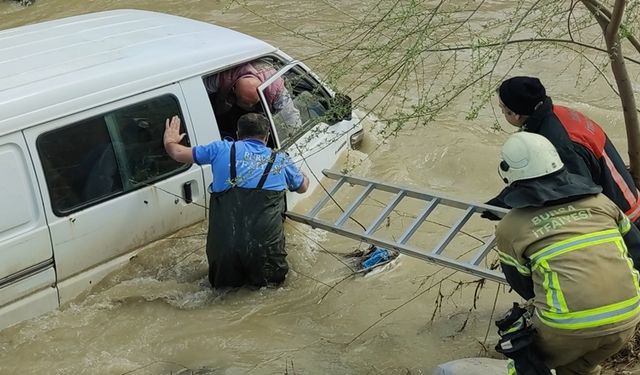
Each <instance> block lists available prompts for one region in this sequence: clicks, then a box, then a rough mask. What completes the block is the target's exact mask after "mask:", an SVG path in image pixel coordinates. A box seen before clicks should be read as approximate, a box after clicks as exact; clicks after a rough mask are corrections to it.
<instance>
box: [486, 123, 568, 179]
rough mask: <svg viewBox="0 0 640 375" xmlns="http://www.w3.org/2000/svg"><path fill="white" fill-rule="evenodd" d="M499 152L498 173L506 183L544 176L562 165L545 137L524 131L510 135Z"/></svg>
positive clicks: (557, 169)
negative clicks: (500, 157) (500, 158)
mask: <svg viewBox="0 0 640 375" xmlns="http://www.w3.org/2000/svg"><path fill="white" fill-rule="evenodd" d="M501 154H502V161H501V162H500V169H499V171H498V173H499V174H500V177H502V180H503V181H504V182H505V183H507V184H511V183H513V182H515V181H519V180H526V179H530V178H536V177H541V176H546V175H548V174H551V173H553V172H556V171H559V170H560V169H562V167H563V166H564V164H562V160H560V156H559V155H558V152H557V151H556V148H555V147H553V145H552V144H551V142H549V140H548V139H547V138H545V137H543V136H541V135H538V134H534V133H528V132H524V131H522V132H518V133H515V134H513V135H512V136H510V137H509V138H508V139H507V141H506V142H505V143H504V145H503V146H502V153H501Z"/></svg>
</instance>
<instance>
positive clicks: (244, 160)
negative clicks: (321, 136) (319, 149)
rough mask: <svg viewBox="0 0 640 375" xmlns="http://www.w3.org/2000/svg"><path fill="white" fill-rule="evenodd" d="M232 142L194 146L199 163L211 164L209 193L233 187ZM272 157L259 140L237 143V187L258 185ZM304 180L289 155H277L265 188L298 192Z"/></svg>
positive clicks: (251, 187) (268, 149)
mask: <svg viewBox="0 0 640 375" xmlns="http://www.w3.org/2000/svg"><path fill="white" fill-rule="evenodd" d="M232 144H233V142H229V141H225V140H223V141H214V142H211V143H209V144H208V145H201V146H196V147H193V149H192V150H191V151H192V153H193V161H194V162H195V163H196V164H199V165H202V164H211V170H212V172H213V183H212V184H211V186H210V188H209V190H210V191H212V192H216V193H217V192H222V191H225V190H228V189H229V188H231V187H232V183H231V179H230V173H231V171H230V164H231V145H232ZM270 157H271V149H270V148H269V147H267V146H266V145H265V144H264V143H262V142H260V141H258V140H256V139H246V140H242V141H237V142H236V184H235V186H236V187H241V188H248V189H253V188H255V187H256V186H258V182H259V181H260V178H261V177H262V174H263V172H264V169H265V168H266V166H267V163H268V162H269V158H270ZM303 181H304V177H303V176H302V173H301V172H300V169H298V167H297V166H296V165H295V164H293V162H292V161H291V159H290V158H289V156H287V155H286V154H285V153H282V152H278V153H277V154H276V157H275V160H274V162H273V167H272V168H271V171H270V172H269V176H267V180H266V181H265V183H264V186H263V187H262V189H263V190H274V191H282V190H286V189H289V190H291V191H296V190H298V189H299V188H300V186H302V183H303Z"/></svg>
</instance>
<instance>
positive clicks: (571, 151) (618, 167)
mask: <svg viewBox="0 0 640 375" xmlns="http://www.w3.org/2000/svg"><path fill="white" fill-rule="evenodd" d="M523 129H524V130H525V131H528V132H532V133H536V134H540V135H542V136H544V137H545V138H547V139H548V140H549V141H551V143H553V145H554V146H555V147H556V149H557V150H558V154H559V155H560V158H561V159H562V162H563V163H564V164H565V165H566V167H567V170H568V171H569V172H571V173H575V174H579V175H582V176H585V177H590V178H591V179H592V180H593V182H594V183H596V184H597V185H600V186H602V193H603V194H604V195H606V196H607V197H609V199H611V200H612V201H613V202H614V203H615V204H616V205H618V207H620V209H621V210H622V211H623V212H624V213H625V214H626V215H627V216H628V217H629V219H631V221H632V222H638V223H640V221H639V219H640V200H639V199H638V196H639V195H640V192H638V189H637V188H636V186H635V183H634V181H633V178H632V177H631V174H630V173H629V171H627V168H626V166H625V164H624V162H623V160H622V158H621V157H620V154H618V151H617V150H616V148H615V147H614V146H613V144H612V143H611V141H610V140H609V138H608V137H607V135H606V134H605V132H604V131H603V130H602V128H601V127H600V125H598V124H597V123H596V122H595V121H593V120H591V119H589V118H588V117H587V116H585V115H583V114H582V113H580V112H577V111H574V110H573V109H570V108H567V107H563V106H559V105H554V104H553V103H552V101H551V98H547V99H546V100H545V101H544V102H543V103H542V105H541V106H540V107H539V108H538V109H537V110H536V111H535V112H534V113H533V114H532V115H531V116H530V117H529V119H528V120H527V123H526V124H525V126H524V128H523Z"/></svg>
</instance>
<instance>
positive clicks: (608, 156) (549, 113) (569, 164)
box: [482, 76, 640, 266]
mask: <svg viewBox="0 0 640 375" xmlns="http://www.w3.org/2000/svg"><path fill="white" fill-rule="evenodd" d="M496 91H497V93H498V96H499V99H500V109H501V110H502V113H503V114H504V117H505V119H506V120H507V122H509V123H510V124H511V125H513V126H516V127H518V128H520V129H521V130H522V131H527V132H531V133H536V134H540V135H542V136H544V137H545V138H547V139H548V140H549V141H551V143H552V144H553V145H554V146H555V147H556V149H557V150H558V153H559V154H560V158H561V159H562V162H563V163H564V164H565V166H566V168H567V170H568V171H569V172H571V173H574V174H577V175H580V176H584V177H587V178H589V179H591V180H592V181H593V182H594V183H595V184H596V185H599V186H601V187H602V193H603V194H604V195H605V196H607V197H608V198H609V199H611V200H612V201H613V202H614V203H615V204H616V205H617V206H618V207H619V208H620V209H621V210H622V212H624V213H625V214H626V215H627V216H628V217H629V219H630V220H631V221H632V222H633V223H634V224H635V225H636V226H637V227H639V228H640V199H639V196H640V192H639V191H638V189H637V187H636V185H635V183H634V181H633V178H632V177H631V174H630V173H629V171H628V170H627V168H626V165H625V163H624V161H623V160H622V157H621V156H620V154H619V153H618V151H617V150H616V148H615V147H614V146H613V144H612V143H611V141H610V140H609V137H608V136H607V135H606V133H605V132H604V130H602V128H601V127H600V125H598V124H597V123H596V122H595V121H593V120H591V119H589V118H588V117H587V116H585V115H584V114H582V113H580V112H578V111H575V110H573V109H570V108H567V107H563V106H559V105H556V104H553V102H552V100H551V98H550V97H548V96H547V92H546V89H545V87H544V86H543V85H542V82H540V80H539V79H538V78H535V77H526V76H520V77H513V78H509V79H507V80H506V81H504V82H502V84H501V85H500V87H499V88H498V90H496ZM508 189H509V188H508V187H507V188H506V189H505V190H503V191H502V192H501V193H500V194H499V195H498V196H497V197H495V198H493V199H491V200H489V201H488V202H486V203H487V204H489V205H492V206H498V207H504V208H511V207H509V205H507V204H506V203H505V202H504V195H505V194H506V193H507V190H508ZM482 217H484V218H488V219H491V220H499V217H497V216H495V215H493V214H492V213H491V212H489V211H485V212H484V213H483V214H482ZM638 266H640V265H638Z"/></svg>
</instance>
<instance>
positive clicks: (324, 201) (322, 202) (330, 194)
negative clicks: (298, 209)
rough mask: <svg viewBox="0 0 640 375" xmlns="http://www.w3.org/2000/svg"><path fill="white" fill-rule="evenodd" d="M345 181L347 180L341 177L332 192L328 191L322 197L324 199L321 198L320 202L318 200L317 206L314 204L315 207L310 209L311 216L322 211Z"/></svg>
mask: <svg viewBox="0 0 640 375" xmlns="http://www.w3.org/2000/svg"><path fill="white" fill-rule="evenodd" d="M344 181H345V179H344V178H340V179H339V180H338V182H336V184H335V185H334V186H333V188H332V189H331V191H330V192H328V193H326V192H325V196H324V197H323V198H322V200H320V202H318V203H317V204H316V205H315V206H313V208H312V209H311V210H310V211H309V216H310V217H315V216H316V215H317V214H318V213H319V212H320V210H321V209H322V208H323V207H324V205H325V204H327V202H328V201H329V199H331V198H332V197H333V196H334V195H335V194H336V193H337V192H338V190H340V188H341V187H342V185H343V184H344Z"/></svg>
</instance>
